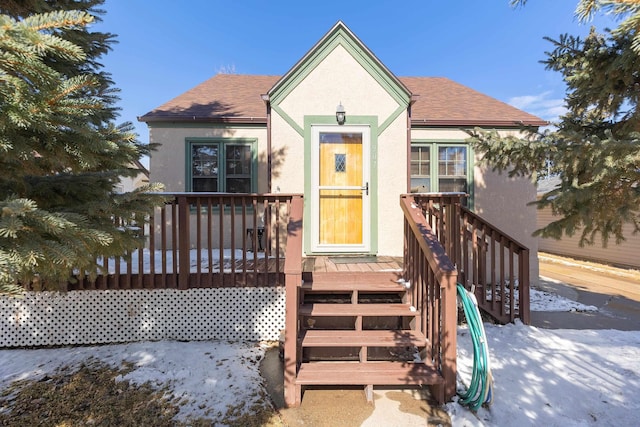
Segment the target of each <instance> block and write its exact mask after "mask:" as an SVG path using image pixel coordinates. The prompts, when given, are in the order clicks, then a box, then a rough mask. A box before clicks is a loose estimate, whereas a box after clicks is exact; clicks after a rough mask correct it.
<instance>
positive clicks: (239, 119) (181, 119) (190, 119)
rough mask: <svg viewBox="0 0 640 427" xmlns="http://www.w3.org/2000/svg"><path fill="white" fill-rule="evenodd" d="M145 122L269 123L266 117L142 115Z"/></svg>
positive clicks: (141, 119) (142, 120) (140, 119)
mask: <svg viewBox="0 0 640 427" xmlns="http://www.w3.org/2000/svg"><path fill="white" fill-rule="evenodd" d="M138 121H139V122H144V123H230V124H265V125H266V124H267V118H266V117H198V116H151V117H147V116H142V117H138Z"/></svg>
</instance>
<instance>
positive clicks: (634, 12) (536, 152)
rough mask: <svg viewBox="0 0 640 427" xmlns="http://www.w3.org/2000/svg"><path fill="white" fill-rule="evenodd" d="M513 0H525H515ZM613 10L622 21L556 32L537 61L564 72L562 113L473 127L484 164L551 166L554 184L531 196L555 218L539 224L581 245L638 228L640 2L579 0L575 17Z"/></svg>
mask: <svg viewBox="0 0 640 427" xmlns="http://www.w3.org/2000/svg"><path fill="white" fill-rule="evenodd" d="M512 3H514V4H523V3H525V1H523V0H515V1H513V2H512ZM598 11H606V12H612V13H614V14H616V15H617V16H618V18H620V25H619V26H618V27H617V28H615V29H612V30H605V32H604V33H598V32H597V31H596V30H595V29H594V28H592V29H591V32H590V34H589V35H588V36H587V37H585V38H584V39H582V38H580V37H575V36H571V35H567V34H564V35H561V36H560V37H559V39H558V40H554V39H551V38H547V40H548V41H550V42H551V43H552V45H553V50H552V51H551V52H548V53H547V54H546V55H547V58H546V59H545V60H544V61H542V62H543V63H544V64H545V65H546V68H547V69H548V70H553V71H557V72H559V73H561V74H562V77H563V80H564V82H565V83H566V87H567V92H566V98H565V104H566V107H567V113H566V114H564V115H563V116H561V117H560V118H559V120H558V122H557V123H553V126H552V127H551V128H549V129H547V130H545V131H542V132H537V131H535V130H531V129H529V130H527V132H526V137H524V138H516V137H500V136H499V135H498V133H497V132H495V131H482V130H480V129H476V130H474V132H472V136H473V138H472V139H471V142H472V144H473V145H474V147H475V148H476V150H477V151H478V152H480V153H482V154H483V158H484V159H485V161H487V163H488V164H489V165H492V166H493V168H494V169H496V170H499V171H509V174H510V175H512V176H513V175H517V176H532V177H534V178H535V176H536V173H538V172H542V171H544V170H545V169H547V167H548V165H549V164H551V165H552V168H553V169H552V171H553V172H555V173H557V175H558V177H559V180H560V184H559V186H558V187H557V188H556V189H554V190H552V191H550V192H549V193H547V194H545V195H544V196H543V197H542V198H541V199H540V200H538V201H536V202H534V203H535V204H536V205H537V207H538V208H540V209H542V208H544V207H547V206H548V207H550V208H551V210H552V212H553V213H554V214H555V215H557V216H558V220H556V221H554V222H552V223H551V224H549V225H548V226H546V227H545V228H543V229H541V230H538V231H536V234H537V235H540V236H542V237H552V238H560V237H561V236H562V235H563V234H566V235H573V234H575V233H580V237H581V239H580V244H581V245H584V244H594V243H595V242H596V241H598V237H599V238H600V239H599V240H600V241H601V242H602V244H603V245H604V246H606V244H607V242H608V241H609V240H610V239H611V238H615V241H616V243H620V242H621V241H623V240H624V235H623V226H625V224H632V226H633V230H634V231H633V233H634V234H635V233H637V232H638V231H640V121H639V119H640V116H639V114H640V112H638V97H639V96H640V31H639V30H640V3H639V2H637V1H632V0H616V1H606V0H602V1H598V0H582V1H580V2H579V4H578V8H577V9H576V15H577V16H578V17H579V18H580V19H588V18H589V17H591V16H592V15H593V14H594V13H597V12H598Z"/></svg>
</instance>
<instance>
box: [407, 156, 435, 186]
mask: <svg viewBox="0 0 640 427" xmlns="http://www.w3.org/2000/svg"><path fill="white" fill-rule="evenodd" d="M430 176H431V152H430V149H429V147H428V146H424V145H412V146H411V191H412V192H427V191H431V180H430V179H429V178H430Z"/></svg>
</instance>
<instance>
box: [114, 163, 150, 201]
mask: <svg viewBox="0 0 640 427" xmlns="http://www.w3.org/2000/svg"><path fill="white" fill-rule="evenodd" d="M131 169H133V170H137V171H139V172H138V173H137V174H136V175H135V176H122V177H120V181H119V182H118V184H116V187H115V190H116V192H118V193H128V192H130V191H133V190H135V189H136V188H140V187H143V186H145V185H148V184H149V170H148V169H147V168H146V167H145V166H144V165H143V164H142V163H141V162H140V160H135V161H134V162H133V164H132V165H131Z"/></svg>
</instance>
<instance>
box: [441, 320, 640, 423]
mask: <svg viewBox="0 0 640 427" xmlns="http://www.w3.org/2000/svg"><path fill="white" fill-rule="evenodd" d="M485 328H486V333H487V339H488V343H489V353H490V363H491V370H492V374H493V378H494V389H493V392H494V401H493V405H492V406H491V407H490V408H489V409H485V408H480V409H479V410H478V412H477V413H476V414H474V413H472V412H470V411H469V410H468V409H466V408H465V407H463V406H461V405H459V404H458V403H449V404H448V405H447V412H449V414H450V415H451V419H452V424H453V425H454V426H456V427H459V426H533V425H535V426H546V427H551V426H587V425H602V426H631V425H639V423H640V401H639V400H638V399H637V396H639V395H640V331H633V332H623V331H615V330H547V329H539V328H536V327H531V326H525V325H523V324H522V323H518V324H510V325H506V326H496V325H485ZM458 340H459V341H458V373H459V378H462V380H463V381H465V383H467V384H468V382H469V381H470V379H471V369H472V367H473V365H472V364H473V350H472V345H471V338H470V336H469V333H468V331H467V330H466V328H460V329H459V332H458Z"/></svg>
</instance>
